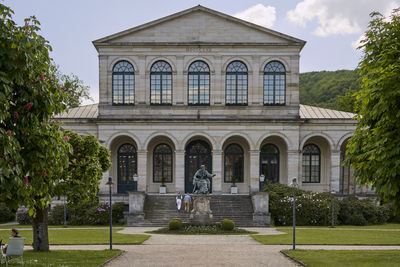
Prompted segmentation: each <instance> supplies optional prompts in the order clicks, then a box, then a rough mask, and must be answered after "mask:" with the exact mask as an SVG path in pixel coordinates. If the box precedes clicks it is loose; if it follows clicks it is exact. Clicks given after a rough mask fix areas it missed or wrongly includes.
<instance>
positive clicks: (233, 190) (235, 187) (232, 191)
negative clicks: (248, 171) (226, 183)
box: [231, 186, 238, 194]
mask: <svg viewBox="0 0 400 267" xmlns="http://www.w3.org/2000/svg"><path fill="white" fill-rule="evenodd" d="M237 193H238V188H237V186H231V194H237Z"/></svg>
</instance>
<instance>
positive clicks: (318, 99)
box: [300, 70, 360, 112]
mask: <svg viewBox="0 0 400 267" xmlns="http://www.w3.org/2000/svg"><path fill="white" fill-rule="evenodd" d="M358 78H359V76H358V74H357V71H356V70H337V71H313V72H304V73H300V103H301V104H304V105H311V106H318V107H324V108H330V109H336V110H343V111H348V112H355V108H354V97H352V95H353V93H355V92H357V91H359V90H360V86H359V83H358Z"/></svg>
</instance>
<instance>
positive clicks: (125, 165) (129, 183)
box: [118, 144, 137, 194]
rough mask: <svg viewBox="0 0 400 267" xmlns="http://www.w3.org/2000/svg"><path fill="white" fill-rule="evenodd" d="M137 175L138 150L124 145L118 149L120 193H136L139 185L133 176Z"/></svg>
mask: <svg viewBox="0 0 400 267" xmlns="http://www.w3.org/2000/svg"><path fill="white" fill-rule="evenodd" d="M135 173H137V154H136V148H135V147H134V146H133V145H131V144H123V145H121V146H120V147H119V149H118V193H119V194H125V193H127V192H128V191H136V189H137V185H136V182H135V181H134V180H133V175H134V174H135Z"/></svg>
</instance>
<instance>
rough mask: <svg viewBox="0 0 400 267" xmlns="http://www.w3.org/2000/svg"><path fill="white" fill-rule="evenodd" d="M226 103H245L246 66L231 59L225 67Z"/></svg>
mask: <svg viewBox="0 0 400 267" xmlns="http://www.w3.org/2000/svg"><path fill="white" fill-rule="evenodd" d="M225 98H226V105H247V67H246V65H245V64H244V63H243V62H240V61H233V62H231V63H229V65H228V67H227V68H226V96H225Z"/></svg>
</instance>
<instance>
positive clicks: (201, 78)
mask: <svg viewBox="0 0 400 267" xmlns="http://www.w3.org/2000/svg"><path fill="white" fill-rule="evenodd" d="M188 103H189V105H209V104H210V68H209V67H208V65H207V64H206V63H205V62H203V61H195V62H193V63H192V64H190V66H189V75H188Z"/></svg>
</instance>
